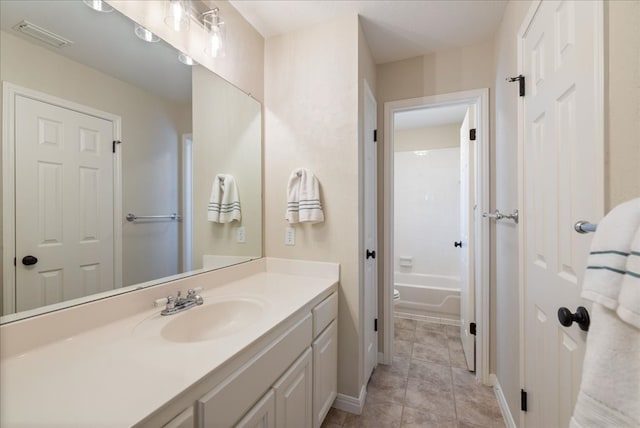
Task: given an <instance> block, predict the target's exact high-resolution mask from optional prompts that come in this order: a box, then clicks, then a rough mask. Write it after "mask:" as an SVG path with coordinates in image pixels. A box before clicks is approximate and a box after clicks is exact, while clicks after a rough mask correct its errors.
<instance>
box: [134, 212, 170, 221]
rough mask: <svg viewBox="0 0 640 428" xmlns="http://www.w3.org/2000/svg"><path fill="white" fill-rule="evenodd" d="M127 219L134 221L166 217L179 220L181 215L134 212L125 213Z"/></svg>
mask: <svg viewBox="0 0 640 428" xmlns="http://www.w3.org/2000/svg"><path fill="white" fill-rule="evenodd" d="M126 218H127V221H136V220H160V219H165V218H168V219H170V220H176V221H180V220H182V217H180V216H179V215H178V214H176V213H172V214H167V215H135V214H134V213H129V214H127V217H126Z"/></svg>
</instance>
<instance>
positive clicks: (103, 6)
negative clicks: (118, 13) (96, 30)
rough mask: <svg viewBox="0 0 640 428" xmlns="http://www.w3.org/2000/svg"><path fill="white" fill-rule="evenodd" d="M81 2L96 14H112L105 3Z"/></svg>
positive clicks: (94, 0)
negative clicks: (96, 12)
mask: <svg viewBox="0 0 640 428" xmlns="http://www.w3.org/2000/svg"><path fill="white" fill-rule="evenodd" d="M82 2H83V3H84V4H86V5H87V6H89V7H90V8H91V9H93V10H95V11H98V12H103V13H109V12H113V8H112V7H111V6H109V5H108V4H106V3H105V2H103V1H102V0H82Z"/></svg>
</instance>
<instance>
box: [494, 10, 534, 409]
mask: <svg viewBox="0 0 640 428" xmlns="http://www.w3.org/2000/svg"><path fill="white" fill-rule="evenodd" d="M530 5H531V2H530V1H514V2H509V3H508V4H507V8H506V10H505V14H504V17H503V19H502V23H501V24H500V28H499V30H498V33H497V34H496V39H495V64H496V66H495V76H494V78H495V93H494V96H495V98H494V99H495V116H494V118H493V120H494V124H495V126H493V128H492V133H491V134H492V140H493V141H494V142H495V146H494V147H492V150H491V152H492V153H493V156H492V160H491V163H492V165H493V167H492V170H493V179H492V186H491V188H492V192H493V198H492V199H493V201H494V203H493V204H492V207H493V208H494V209H495V208H498V209H500V211H502V212H510V211H511V210H513V209H514V208H519V207H518V186H517V183H518V145H517V142H518V132H517V126H516V125H517V123H518V85H517V84H516V83H507V82H505V80H504V79H505V77H506V76H511V75H516V74H517V71H518V62H517V53H518V50H517V40H516V37H517V33H518V30H519V29H520V25H521V23H522V20H523V19H524V16H525V14H526V13H527V11H528V10H529V7H530ZM491 227H492V230H493V233H494V234H495V235H494V237H495V239H492V242H493V244H492V254H491V257H492V260H493V265H492V267H491V278H492V279H491V283H492V284H495V285H494V287H495V292H494V293H492V294H493V295H492V298H491V312H492V317H493V320H494V324H493V328H492V330H491V336H492V337H491V347H490V353H491V360H492V366H491V372H492V373H495V374H496V376H497V377H498V380H499V381H500V385H501V387H502V390H503V392H504V395H505V397H506V399H507V404H508V405H509V409H510V411H511V414H512V415H513V416H514V418H515V420H516V421H517V420H518V415H519V414H520V388H521V387H522V386H521V385H520V332H519V331H520V330H519V329H520V324H519V320H520V301H519V298H520V295H519V287H518V281H519V276H518V262H519V260H518V257H519V252H518V245H519V244H518V228H517V225H516V224H514V223H513V222H491Z"/></svg>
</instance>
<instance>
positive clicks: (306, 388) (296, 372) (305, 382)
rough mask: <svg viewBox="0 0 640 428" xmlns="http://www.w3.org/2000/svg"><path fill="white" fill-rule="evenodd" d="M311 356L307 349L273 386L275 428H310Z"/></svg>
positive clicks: (311, 397) (311, 402)
mask: <svg viewBox="0 0 640 428" xmlns="http://www.w3.org/2000/svg"><path fill="white" fill-rule="evenodd" d="M312 357H313V354H312V352H311V348H308V349H307V350H306V351H305V352H304V353H303V354H302V355H301V356H300V358H298V360H297V361H296V362H295V363H293V365H292V366H291V367H290V368H289V370H287V372H286V373H285V374H284V375H282V377H281V378H280V380H278V382H276V384H275V385H274V386H273V390H274V391H275V395H276V427H277V428H311V426H312V425H311V421H312V411H313V367H312V366H313V364H312V363H313V359H312Z"/></svg>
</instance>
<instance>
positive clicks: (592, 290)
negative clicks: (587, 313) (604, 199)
mask: <svg viewBox="0 0 640 428" xmlns="http://www.w3.org/2000/svg"><path fill="white" fill-rule="evenodd" d="M639 230H640V198H638V199H633V200H631V201H628V202H625V203H623V204H620V205H618V206H617V207H615V208H614V209H613V210H611V212H610V213H609V214H607V215H606V216H605V218H603V219H602V221H601V222H600V224H598V230H597V231H596V233H595V235H594V237H593V241H591V252H590V253H589V259H588V260H587V271H586V272H585V274H584V281H583V284H582V297H583V298H585V299H589V300H591V301H593V302H596V303H599V304H601V305H602V306H604V307H605V308H608V309H611V310H612V311H617V312H618V315H619V316H620V317H621V318H622V320H624V321H626V322H628V323H630V324H633V325H635V327H636V328H639V329H640V278H639V274H640V236H637V235H638V234H639ZM634 319H635V322H632V321H633V320H634Z"/></svg>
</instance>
